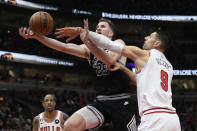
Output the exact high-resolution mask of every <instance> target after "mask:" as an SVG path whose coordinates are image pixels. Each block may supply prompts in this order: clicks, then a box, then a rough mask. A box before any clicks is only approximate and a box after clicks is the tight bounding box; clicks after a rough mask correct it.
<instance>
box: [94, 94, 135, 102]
mask: <svg viewBox="0 0 197 131" xmlns="http://www.w3.org/2000/svg"><path fill="white" fill-rule="evenodd" d="M130 97H131V94H128V93H123V94H119V95H111V96H101V95H100V96H97V97H96V99H97V100H100V101H106V100H120V99H126V98H130Z"/></svg>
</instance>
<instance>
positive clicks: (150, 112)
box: [144, 111, 176, 115]
mask: <svg viewBox="0 0 197 131" xmlns="http://www.w3.org/2000/svg"><path fill="white" fill-rule="evenodd" d="M153 113H168V114H176V112H167V111H156V112H150V113H145V114H144V115H149V114H153Z"/></svg>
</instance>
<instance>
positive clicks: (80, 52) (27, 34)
mask: <svg viewBox="0 0 197 131" xmlns="http://www.w3.org/2000/svg"><path fill="white" fill-rule="evenodd" d="M19 34H20V35H21V36H22V37H23V38H25V39H36V40H38V41H40V42H41V43H42V44H44V45H46V46H48V47H50V48H52V49H55V50H58V51H61V52H64V53H67V54H71V55H75V56H79V57H82V58H87V59H89V50H88V48H87V47H86V46H85V45H84V44H82V45H76V44H73V43H67V44H65V43H63V42H60V41H58V40H55V39H52V38H49V37H46V36H44V35H39V34H36V33H33V32H32V31H31V30H30V28H26V27H21V28H20V29H19Z"/></svg>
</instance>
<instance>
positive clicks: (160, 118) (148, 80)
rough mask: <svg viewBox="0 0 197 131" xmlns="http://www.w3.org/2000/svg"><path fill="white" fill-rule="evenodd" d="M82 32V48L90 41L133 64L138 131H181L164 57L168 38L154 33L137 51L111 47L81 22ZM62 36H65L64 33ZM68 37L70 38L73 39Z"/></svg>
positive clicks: (170, 74) (113, 45) (106, 40)
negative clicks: (138, 122) (137, 109)
mask: <svg viewBox="0 0 197 131" xmlns="http://www.w3.org/2000/svg"><path fill="white" fill-rule="evenodd" d="M84 28H85V30H84V29H82V28H81V29H80V31H79V28H78V32H80V34H84V32H86V37H85V38H83V42H84V43H85V44H87V42H88V41H91V43H92V44H94V45H96V46H98V47H101V48H105V49H108V50H110V51H113V52H116V53H117V54H119V55H122V56H126V57H128V58H130V59H132V60H133V61H134V63H135V66H136V69H137V72H136V84H137V96H138V107H139V114H140V116H141V123H140V125H139V127H138V131H181V128H180V121H179V117H178V115H177V114H176V109H175V108H174V107H173V106H172V92H171V81H172V77H173V67H172V65H171V64H170V62H169V61H168V60H167V59H166V57H165V55H164V52H165V51H166V49H167V48H168V46H169V44H170V38H169V36H168V35H167V34H166V33H165V32H162V31H157V32H153V33H152V34H150V35H149V36H147V37H145V42H144V45H143V49H140V48H138V47H136V46H126V45H122V44H120V43H118V42H115V43H114V42H113V41H111V40H110V39H108V38H107V37H105V36H102V35H100V34H96V33H94V32H91V31H88V22H87V20H86V21H85V22H84ZM75 30H76V29H74V28H73V30H71V28H69V31H70V32H72V33H75V32H76V33H78V32H77V31H75ZM65 32H66V29H65ZM64 35H65V36H68V35H67V34H66V33H64ZM70 37H71V38H72V35H70ZM109 66H110V65H109ZM117 66H119V68H120V64H115V68H118V67H117ZM120 69H122V70H123V71H125V72H126V73H127V74H128V75H129V76H131V77H135V75H133V73H132V72H129V71H128V70H126V69H125V68H124V67H123V66H122V67H121V68H120ZM112 70H113V69H112Z"/></svg>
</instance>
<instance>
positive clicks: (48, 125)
mask: <svg viewBox="0 0 197 131" xmlns="http://www.w3.org/2000/svg"><path fill="white" fill-rule="evenodd" d="M62 120H63V113H62V112H61V111H59V110H57V111H56V117H55V119H54V120H52V121H46V120H44V112H42V113H40V114H39V126H38V131H63V125H62V124H61V123H62Z"/></svg>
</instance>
